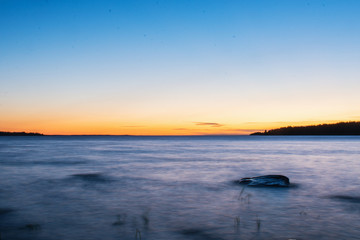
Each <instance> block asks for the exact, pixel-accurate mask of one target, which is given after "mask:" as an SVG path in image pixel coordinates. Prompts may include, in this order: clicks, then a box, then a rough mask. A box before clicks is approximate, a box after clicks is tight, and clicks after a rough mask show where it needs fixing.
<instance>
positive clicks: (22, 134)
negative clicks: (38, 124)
mask: <svg viewBox="0 0 360 240" xmlns="http://www.w3.org/2000/svg"><path fill="white" fill-rule="evenodd" d="M0 136H44V134H41V133H33V132H30V133H26V132H1V131H0Z"/></svg>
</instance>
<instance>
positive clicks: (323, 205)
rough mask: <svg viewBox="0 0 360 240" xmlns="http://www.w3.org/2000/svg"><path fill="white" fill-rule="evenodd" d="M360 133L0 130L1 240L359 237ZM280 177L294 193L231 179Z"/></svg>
mask: <svg viewBox="0 0 360 240" xmlns="http://www.w3.org/2000/svg"><path fill="white" fill-rule="evenodd" d="M359 157H360V137H271V136H265V137H261V136H238V137H230V136H229V137H219V136H218V137H99V136H97V137H94V136H93V137H85V136H84V137H74V136H72V137H71V136H68V137H60V136H59V137H50V136H49V137H46V136H44V137H0V233H1V240H8V239H9V240H13V239H35V240H37V239H39V240H40V239H41V240H58V239H66V240H79V239H84V240H85V239H89V240H92V239H94V240H95V239H104V240H107V239H125V240H126V239H156V240H157V239H166V240H168V239H175V240H176V239H194V240H200V239H210V240H212V239H360V221H359V220H360V177H359V173H360V164H359V160H360V158H359ZM265 174H283V175H286V176H288V177H289V178H290V181H291V183H292V186H291V187H290V188H254V187H245V188H243V186H240V185H236V184H234V183H233V181H234V180H237V179H240V178H242V177H251V176H259V175H265Z"/></svg>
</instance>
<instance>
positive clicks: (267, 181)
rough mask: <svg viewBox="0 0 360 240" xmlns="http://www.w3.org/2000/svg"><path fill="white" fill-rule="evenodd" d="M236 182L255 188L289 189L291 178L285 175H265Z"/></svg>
mask: <svg viewBox="0 0 360 240" xmlns="http://www.w3.org/2000/svg"><path fill="white" fill-rule="evenodd" d="M235 182H236V183H239V184H246V185H248V186H254V187H289V185H290V180H289V178H288V177H286V176H283V175H264V176H258V177H251V178H242V179H240V180H237V181H235Z"/></svg>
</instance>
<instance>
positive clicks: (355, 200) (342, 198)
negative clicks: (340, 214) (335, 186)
mask: <svg viewBox="0 0 360 240" xmlns="http://www.w3.org/2000/svg"><path fill="white" fill-rule="evenodd" d="M330 198H331V199H335V200H340V201H347V202H352V203H360V197H357V196H347V195H334V196H330Z"/></svg>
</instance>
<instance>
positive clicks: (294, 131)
mask: <svg viewBox="0 0 360 240" xmlns="http://www.w3.org/2000/svg"><path fill="white" fill-rule="evenodd" d="M250 135H266V136H267V135H360V122H355V121H353V122H339V123H334V124H319V125H310V126H299V127H291V126H289V127H282V128H276V129H271V130H268V131H267V130H265V131H264V132H255V133H251V134H250Z"/></svg>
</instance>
